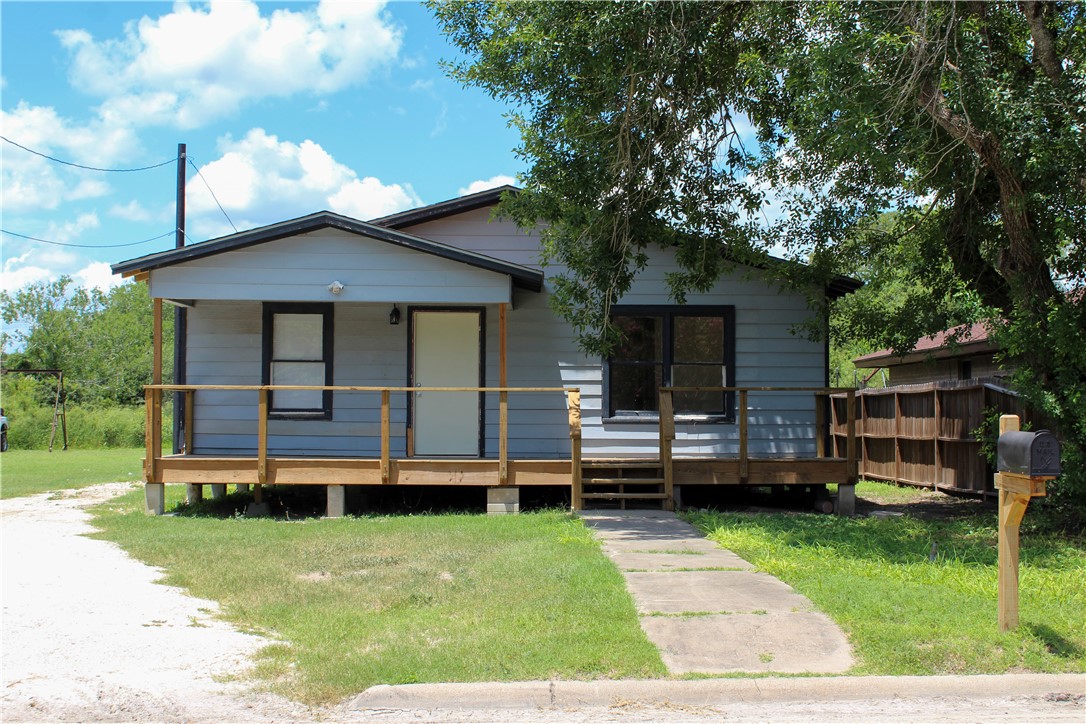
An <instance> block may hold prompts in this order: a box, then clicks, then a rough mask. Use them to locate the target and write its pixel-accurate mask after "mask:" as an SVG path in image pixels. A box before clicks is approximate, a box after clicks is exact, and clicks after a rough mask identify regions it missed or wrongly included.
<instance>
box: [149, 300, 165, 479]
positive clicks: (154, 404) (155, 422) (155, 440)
mask: <svg viewBox="0 0 1086 724" xmlns="http://www.w3.org/2000/svg"><path fill="white" fill-rule="evenodd" d="M151 310H152V315H153V316H152V324H153V340H152V347H151V349H152V357H151V384H153V385H161V384H162V299H161V298H159V297H155V298H154V299H153V300H152V302H151ZM148 401H149V402H150V405H151V411H150V416H149V420H148V421H149V423H150V429H148V430H147V440H148V443H147V446H148V451H147V452H148V461H147V467H148V472H149V474H150V477H149V478H148V479H147V482H149V483H150V482H158V479H157V478H158V465H157V460H158V458H159V456H160V455H162V390H151V393H150V398H149V400H148Z"/></svg>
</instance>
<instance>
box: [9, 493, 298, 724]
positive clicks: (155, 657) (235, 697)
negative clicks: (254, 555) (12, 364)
mask: <svg viewBox="0 0 1086 724" xmlns="http://www.w3.org/2000/svg"><path fill="white" fill-rule="evenodd" d="M130 489H131V487H130V486H129V484H127V483H115V484H108V485H98V486H94V487H90V488H84V489H82V490H73V491H66V492H63V493H57V494H52V495H50V494H44V495H35V496H32V497H27V498H13V499H10V500H4V501H2V503H0V518H2V530H3V653H2V663H3V670H2V673H3V679H2V686H3V688H2V692H3V693H2V702H3V719H4V721H5V722H13V721H171V722H172V721H186V722H223V721H237V722H246V721H288V720H309V719H312V718H314V717H313V715H314V714H315V713H316V712H311V711H309V710H307V709H305V708H303V707H301V706H300V705H297V704H294V703H292V702H289V701H287V700H285V699H283V698H280V697H276V696H272V695H269V694H266V693H257V692H253V691H252V690H251V687H247V686H245V685H243V684H240V683H236V681H235V682H234V683H225V682H226V680H227V679H228V678H229V677H232V676H234V675H236V674H237V673H239V672H243V671H244V670H245V669H246V668H247V667H248V666H249V665H250V664H249V661H250V658H249V657H250V656H251V654H252V653H253V652H254V651H256V650H257V649H258V648H260V647H261V646H262V645H263V644H266V643H267V641H266V640H264V639H261V638H259V637H256V636H250V635H246V634H243V633H240V632H238V631H236V630H235V629H233V628H232V627H230V626H229V625H227V624H225V623H223V622H222V621H219V620H217V619H216V618H215V617H214V612H215V610H216V604H215V603H213V602H211V601H204V600H200V599H197V598H193V597H192V596H189V595H187V594H185V593H184V592H183V591H182V590H180V589H178V588H174V587H171V586H162V585H153V584H154V581H155V580H157V579H158V578H159V577H160V572H159V571H158V570H156V569H153V568H150V567H148V566H146V565H144V564H142V563H140V562H138V561H135V560H133V559H132V558H130V557H129V556H128V555H127V554H126V553H124V552H123V551H122V550H120V549H119V548H118V547H117V546H115V545H113V544H111V543H107V542H104V541H99V540H93V539H90V538H87V537H86V536H85V535H84V534H86V533H88V532H90V531H91V530H92V528H91V526H90V525H89V523H88V518H89V516H88V514H87V513H86V512H85V508H87V507H89V506H91V505H95V504H97V503H100V502H103V501H105V500H108V499H109V498H111V497H113V496H116V495H120V494H121V493H124V492H126V491H128V490H130Z"/></svg>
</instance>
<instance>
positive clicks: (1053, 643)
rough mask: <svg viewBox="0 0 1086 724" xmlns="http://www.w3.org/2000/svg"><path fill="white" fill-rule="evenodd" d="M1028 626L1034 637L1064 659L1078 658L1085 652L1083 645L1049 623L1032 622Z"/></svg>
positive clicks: (1050, 651)
mask: <svg viewBox="0 0 1086 724" xmlns="http://www.w3.org/2000/svg"><path fill="white" fill-rule="evenodd" d="M1027 628H1028V629H1029V632H1030V633H1031V634H1033V636H1034V637H1036V638H1037V639H1038V640H1039V641H1040V642H1041V643H1043V644H1044V645H1045V648H1046V649H1048V652H1049V653H1050V654H1052V655H1053V656H1058V657H1060V658H1063V659H1078V658H1080V657H1081V656H1082V655H1083V653H1084V651H1083V648H1082V647H1081V646H1079V645H1078V644H1076V643H1075V642H1074V641H1069V640H1067V639H1066V638H1064V637H1063V636H1061V635H1060V634H1059V633H1058V632H1057V631H1056V630H1055V629H1053V628H1052V627H1051V626H1048V625H1047V624H1043V623H1031V624H1029V625H1028V626H1027Z"/></svg>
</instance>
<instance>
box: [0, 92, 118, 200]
mask: <svg viewBox="0 0 1086 724" xmlns="http://www.w3.org/2000/svg"><path fill="white" fill-rule="evenodd" d="M0 127H3V129H4V135H5V136H7V137H8V138H10V139H12V140H13V141H16V142H17V143H19V144H20V145H22V146H25V147H26V148H31V149H34V150H35V151H37V152H38V153H44V154H46V155H49V156H54V157H57V158H61V159H63V160H65V161H71V162H74V163H80V164H82V165H84V166H99V167H102V166H109V165H112V164H113V163H115V162H116V160H117V159H126V158H130V157H131V156H132V155H133V154H134V153H138V152H139V144H138V142H137V141H136V138H135V135H134V134H133V133H132V131H131V130H130V129H124V128H113V127H110V126H109V125H108V124H106V123H103V122H102V121H101V120H95V121H92V122H90V123H88V124H85V125H80V124H77V123H73V122H72V121H69V120H67V119H65V118H62V117H60V116H59V115H57V112H56V111H55V110H54V109H53V108H49V107H46V106H31V105H28V104H27V103H23V102H21V103H19V104H18V105H17V106H16V107H15V108H14V110H11V111H3V110H0ZM3 158H4V162H3V164H0V183H2V184H3V189H4V193H3V200H2V208H3V211H4V212H5V213H13V212H19V211H30V210H42V209H44V210H51V209H55V208H57V207H58V206H59V205H60V204H62V203H64V202H65V201H74V200H78V199H88V198H99V197H101V196H104V195H106V194H108V193H109V192H110V186H109V184H108V183H106V182H105V181H104V180H102V178H101V176H102V174H100V173H97V172H94V171H87V170H83V169H78V168H74V167H72V166H62V165H60V164H57V163H54V162H52V161H49V160H47V159H45V158H42V157H41V156H39V155H35V154H33V153H30V152H29V151H26V150H24V149H21V148H17V147H15V146H13V145H10V144H5V146H4V154H3Z"/></svg>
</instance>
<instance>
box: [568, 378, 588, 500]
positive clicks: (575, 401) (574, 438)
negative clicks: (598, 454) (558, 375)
mask: <svg viewBox="0 0 1086 724" xmlns="http://www.w3.org/2000/svg"><path fill="white" fill-rule="evenodd" d="M567 394H568V395H569V443H570V507H571V508H573V510H581V509H582V508H584V500H583V498H582V494H583V489H582V485H581V391H580V390H570V391H569V392H568V393H567Z"/></svg>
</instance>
